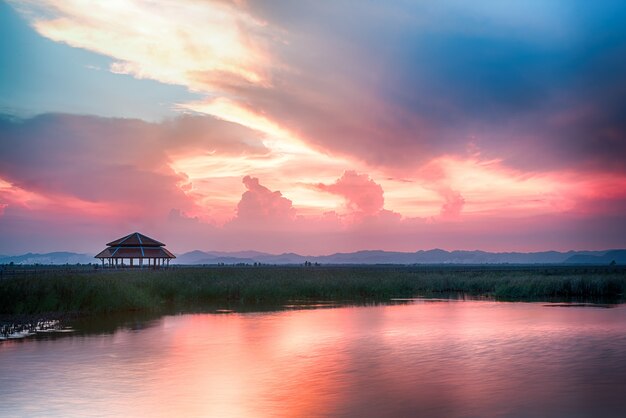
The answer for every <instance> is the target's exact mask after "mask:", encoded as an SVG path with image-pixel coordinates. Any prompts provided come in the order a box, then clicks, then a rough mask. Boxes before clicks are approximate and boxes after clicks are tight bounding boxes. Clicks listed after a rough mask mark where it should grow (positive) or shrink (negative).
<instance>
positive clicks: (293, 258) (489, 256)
mask: <svg viewBox="0 0 626 418" xmlns="http://www.w3.org/2000/svg"><path fill="white" fill-rule="evenodd" d="M623 253H626V250H613V251H568V252H565V253H561V252H558V251H544V252H535V253H516V252H507V253H490V252H486V251H445V250H440V249H434V250H427V251H423V250H421V251H417V252H414V253H405V252H393V251H380V250H369V251H357V252H353V253H336V254H331V255H323V256H302V255H299V254H294V253H284V254H266V253H260V252H256V251H243V252H239V253H224V252H202V251H192V252H190V253H185V254H182V255H180V256H178V258H177V259H176V260H174V262H175V263H176V264H218V263H224V264H237V263H247V264H253V263H255V262H256V263H262V264H303V263H304V262H305V261H310V262H312V263H320V264H570V263H583V264H584V263H586V264H609V263H610V262H611V261H612V260H613V259H615V262H616V263H617V264H626V260H624V257H625V256H624V254H623ZM577 257H582V258H577Z"/></svg>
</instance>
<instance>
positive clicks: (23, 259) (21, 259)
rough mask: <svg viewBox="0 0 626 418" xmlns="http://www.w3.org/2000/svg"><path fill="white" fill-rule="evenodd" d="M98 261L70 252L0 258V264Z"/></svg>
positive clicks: (89, 256)
mask: <svg viewBox="0 0 626 418" xmlns="http://www.w3.org/2000/svg"><path fill="white" fill-rule="evenodd" d="M96 262H98V260H96V259H95V258H93V255H90V254H78V253H70V252H54V253H46V254H34V253H28V254H22V255H15V256H0V264H11V263H13V264H55V265H62V264H89V263H96Z"/></svg>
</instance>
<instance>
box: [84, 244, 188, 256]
mask: <svg viewBox="0 0 626 418" xmlns="http://www.w3.org/2000/svg"><path fill="white" fill-rule="evenodd" d="M95 258H176V256H175V255H174V254H172V253H171V252H169V251H168V250H166V249H165V248H162V247H141V246H137V247H107V248H105V249H104V250H102V251H100V253H98V255H96V256H95Z"/></svg>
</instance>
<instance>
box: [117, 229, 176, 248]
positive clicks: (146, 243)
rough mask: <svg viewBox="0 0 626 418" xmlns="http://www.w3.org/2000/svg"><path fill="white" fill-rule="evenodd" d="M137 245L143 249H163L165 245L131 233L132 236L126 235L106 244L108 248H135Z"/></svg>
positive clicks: (137, 233)
mask: <svg viewBox="0 0 626 418" xmlns="http://www.w3.org/2000/svg"><path fill="white" fill-rule="evenodd" d="M138 245H140V246H143V247H163V246H164V245H165V244H163V243H162V242H159V241H157V240H155V239H153V238H150V237H148V236H146V235H144V234H140V233H139V232H133V233H132V234H129V235H126V236H125V237H122V238H119V239H116V240H115V241H111V242H109V243H108V244H107V246H109V247H116V246H120V247H135V246H138Z"/></svg>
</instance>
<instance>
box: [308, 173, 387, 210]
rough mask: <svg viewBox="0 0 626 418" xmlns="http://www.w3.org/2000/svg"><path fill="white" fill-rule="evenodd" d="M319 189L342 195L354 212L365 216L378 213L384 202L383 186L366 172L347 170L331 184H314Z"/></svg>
mask: <svg viewBox="0 0 626 418" xmlns="http://www.w3.org/2000/svg"><path fill="white" fill-rule="evenodd" d="M316 187H317V188H318V189H319V190H323V191H325V192H328V193H333V194H336V195H339V196H342V197H343V198H345V199H346V203H347V206H348V208H349V209H350V210H352V211H354V212H359V213H361V214H363V215H365V216H371V215H376V214H378V213H379V212H380V211H381V210H382V209H383V206H384V204H385V199H384V197H383V188H382V187H381V186H380V184H377V183H376V182H375V181H374V180H372V179H370V178H369V176H368V175H367V174H358V173H357V172H356V171H353V170H348V171H345V172H344V173H343V175H342V176H341V177H340V178H339V179H338V180H337V181H335V182H334V183H332V184H323V183H320V184H318V185H317V186H316Z"/></svg>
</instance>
